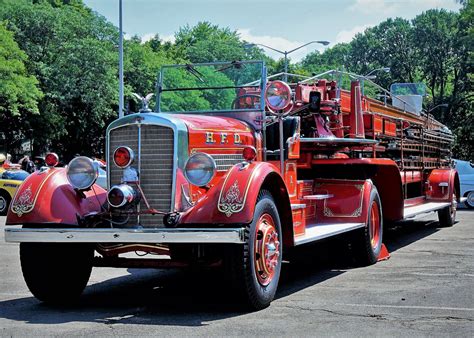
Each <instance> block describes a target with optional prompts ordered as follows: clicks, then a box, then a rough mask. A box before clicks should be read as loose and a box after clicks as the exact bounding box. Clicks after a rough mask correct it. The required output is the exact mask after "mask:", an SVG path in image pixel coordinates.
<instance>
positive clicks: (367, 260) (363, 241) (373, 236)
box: [352, 187, 383, 265]
mask: <svg viewBox="0 0 474 338" xmlns="http://www.w3.org/2000/svg"><path fill="white" fill-rule="evenodd" d="M356 236H357V238H356V239H355V240H354V241H353V243H352V246H353V248H354V249H355V252H354V253H355V256H356V259H357V262H358V263H359V264H361V265H371V264H375V263H376V262H377V259H378V257H379V254H380V250H381V249H382V237H383V216H382V203H381V202H380V196H379V193H378V191H377V188H375V187H372V191H371V192H370V199H369V210H368V217H367V225H366V226H365V227H364V228H363V229H362V231H359V232H358V233H357V235H356Z"/></svg>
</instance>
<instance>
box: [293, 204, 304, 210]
mask: <svg viewBox="0 0 474 338" xmlns="http://www.w3.org/2000/svg"><path fill="white" fill-rule="evenodd" d="M304 208H306V204H292V205H291V210H300V209H304Z"/></svg>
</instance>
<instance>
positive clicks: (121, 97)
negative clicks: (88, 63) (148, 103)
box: [119, 0, 123, 118]
mask: <svg viewBox="0 0 474 338" xmlns="http://www.w3.org/2000/svg"><path fill="white" fill-rule="evenodd" d="M119 31H120V36H119V118H120V117H123V26H122V0H119Z"/></svg>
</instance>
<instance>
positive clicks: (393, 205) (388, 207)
mask: <svg viewBox="0 0 474 338" xmlns="http://www.w3.org/2000/svg"><path fill="white" fill-rule="evenodd" d="M312 163H313V165H316V168H317V166H318V165H321V166H322V165H331V170H337V171H339V172H341V173H342V174H343V173H348V172H350V171H351V170H352V168H353V166H362V168H366V169H367V173H366V174H367V175H369V176H370V177H369V178H370V179H371V180H372V181H373V182H374V184H375V186H376V187H377V190H378V192H379V194H380V198H381V200H382V205H383V208H384V209H383V215H384V219H387V220H389V221H399V220H401V219H403V191H402V187H403V185H402V177H401V175H400V170H399V169H398V166H397V164H396V163H395V162H394V161H392V160H389V159H384V158H360V159H316V160H312ZM369 168H373V169H375V170H372V172H371V173H369V171H368V169H369Z"/></svg>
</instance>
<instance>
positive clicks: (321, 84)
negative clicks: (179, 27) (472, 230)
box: [5, 61, 459, 309]
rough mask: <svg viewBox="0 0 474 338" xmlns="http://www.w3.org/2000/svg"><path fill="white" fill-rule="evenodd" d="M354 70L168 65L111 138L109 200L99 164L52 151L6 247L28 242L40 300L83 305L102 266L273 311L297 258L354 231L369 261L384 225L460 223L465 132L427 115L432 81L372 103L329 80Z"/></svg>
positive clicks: (26, 257)
mask: <svg viewBox="0 0 474 338" xmlns="http://www.w3.org/2000/svg"><path fill="white" fill-rule="evenodd" d="M342 75H343V72H340V71H329V72H326V73H324V74H321V75H317V76H314V77H309V78H304V79H300V80H299V81H298V82H293V83H286V82H284V81H279V80H275V77H267V74H266V68H265V65H264V63H263V62H260V61H245V62H244V61H234V62H221V63H207V64H193V65H191V64H188V65H174V66H165V67H163V68H162V70H161V72H160V76H159V80H158V84H157V88H158V90H157V98H156V101H157V102H156V109H155V110H156V111H155V112H150V111H149V110H147V109H144V110H143V111H141V112H140V113H137V114H131V115H126V116H125V117H122V118H119V119H117V120H115V121H114V122H112V123H111V124H110V126H109V127H108V129H107V162H108V163H107V175H108V177H107V178H108V189H107V190H105V189H103V188H101V187H100V186H98V185H97V184H95V180H96V178H97V168H96V166H95V165H94V163H93V161H92V160H91V159H89V158H87V157H77V158H74V159H73V160H72V161H71V162H70V163H69V165H68V166H67V168H56V167H55V163H56V162H57V160H56V157H55V156H53V155H52V156H50V157H49V160H48V164H49V168H47V169H44V170H40V171H37V172H36V173H34V174H32V175H31V176H30V177H28V178H27V179H26V181H25V182H24V183H23V185H22V186H21V187H20V189H19V190H18V191H17V193H16V195H15V198H14V199H13V202H12V203H11V207H10V210H9V213H8V217H7V222H6V224H7V226H6V230H5V238H6V240H7V241H9V242H20V243H21V244H20V257H21V266H22V270H23V275H24V278H25V281H26V283H27V285H28V287H29V289H30V290H31V292H32V293H33V295H35V296H36V297H37V298H38V299H40V300H42V301H45V302H65V301H68V300H70V299H71V298H73V297H77V296H78V295H80V293H81V292H82V291H83V289H84V288H85V286H86V284H87V281H88V279H89V276H90V273H91V269H92V267H93V266H108V267H155V268H161V267H184V266H188V265H191V264H197V265H199V264H201V265H208V266H209V265H210V266H220V267H221V268H223V269H225V271H226V274H225V275H226V276H228V277H229V280H231V281H232V282H233V283H234V284H235V285H234V286H235V288H236V289H237V291H239V292H241V294H242V295H243V297H242V298H241V299H244V300H245V301H246V302H247V303H248V304H249V305H250V306H251V307H252V308H254V309H261V308H264V307H266V306H268V305H269V304H270V302H271V301H272V299H273V297H274V295H275V292H276V289H277V285H278V280H279V276H280V270H281V265H282V255H283V254H285V253H286V252H287V250H288V249H289V248H292V247H294V246H299V245H303V244H305V243H311V242H315V241H319V240H322V239H326V238H329V237H333V236H338V235H341V234H346V235H345V237H348V238H350V241H351V242H350V244H351V250H352V253H353V255H354V257H355V258H356V259H357V260H358V261H359V262H360V263H361V264H365V265H368V264H373V263H375V262H376V261H377V260H378V259H379V257H381V256H382V255H384V254H385V255H386V254H387V253H386V252H384V251H385V247H384V245H383V244H382V239H383V229H384V225H387V224H389V223H394V222H398V221H402V220H405V219H409V218H413V217H415V216H416V215H419V214H423V213H427V212H431V211H437V212H438V215H439V222H440V225H442V226H452V225H453V223H454V220H455V215H456V202H457V201H458V200H459V179H458V175H457V173H456V171H455V170H454V169H451V168H450V145H451V143H452V141H453V137H452V135H451V133H450V131H449V130H448V129H447V128H446V127H445V126H444V125H442V124H441V123H439V122H437V121H436V120H434V119H433V117H432V116H431V115H429V114H427V113H425V112H423V111H422V109H421V103H422V98H423V95H422V94H423V93H422V86H421V85H419V84H396V85H394V86H392V89H391V91H390V92H388V91H384V93H385V100H384V102H381V101H377V100H374V99H371V98H368V97H366V96H365V95H363V86H362V84H363V83H365V85H366V86H367V85H368V84H369V80H368V79H367V78H364V77H362V76H358V75H356V74H350V73H347V74H346V75H347V76H349V78H350V79H352V80H351V82H350V89H349V88H348V89H347V90H344V89H342V88H340V87H339V86H338V83H337V82H336V81H335V80H330V79H338V81H341V79H340V78H341V76H342ZM327 79H328V80H327ZM379 89H380V90H382V88H379ZM387 101H390V102H391V104H390V105H389V104H388V103H387ZM133 253H137V255H136V256H134V255H132V254H133ZM146 254H149V255H148V256H146V257H143V256H145V255H146Z"/></svg>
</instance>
